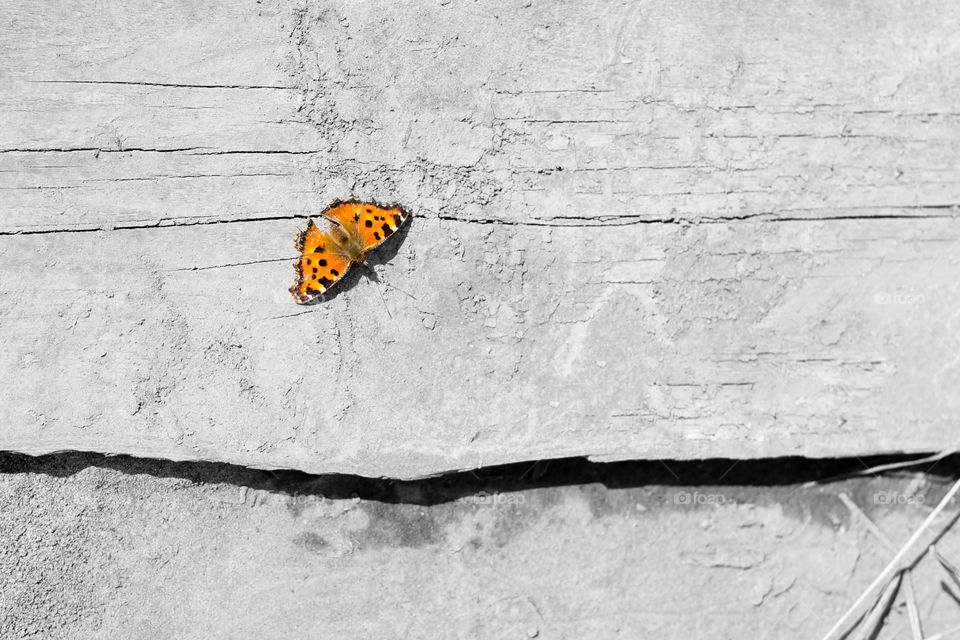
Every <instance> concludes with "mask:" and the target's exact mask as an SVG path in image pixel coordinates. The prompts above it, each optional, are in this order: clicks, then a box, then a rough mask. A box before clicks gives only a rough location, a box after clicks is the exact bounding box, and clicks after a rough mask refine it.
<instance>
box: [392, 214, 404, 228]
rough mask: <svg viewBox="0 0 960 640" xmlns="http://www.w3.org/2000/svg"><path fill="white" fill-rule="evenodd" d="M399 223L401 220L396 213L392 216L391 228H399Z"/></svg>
mask: <svg viewBox="0 0 960 640" xmlns="http://www.w3.org/2000/svg"><path fill="white" fill-rule="evenodd" d="M401 222H403V218H401V217H400V215H399V214H397V213H395V214H393V226H395V227H399V226H400V223H401Z"/></svg>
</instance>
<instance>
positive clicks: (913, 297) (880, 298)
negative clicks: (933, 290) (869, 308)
mask: <svg viewBox="0 0 960 640" xmlns="http://www.w3.org/2000/svg"><path fill="white" fill-rule="evenodd" d="M926 300H927V298H926V296H924V295H923V294H922V293H914V292H910V291H894V292H890V291H878V292H876V293H875V294H873V303H874V304H880V305H900V306H909V305H915V304H923V303H924V302H926Z"/></svg>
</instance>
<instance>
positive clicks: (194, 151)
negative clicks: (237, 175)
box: [0, 147, 326, 156]
mask: <svg viewBox="0 0 960 640" xmlns="http://www.w3.org/2000/svg"><path fill="white" fill-rule="evenodd" d="M0 153H189V154H190V155H194V156H227V155H291V156H308V155H316V154H319V153H326V151H324V150H323V149H305V150H302V151H291V150H289V149H216V148H215V147H171V148H169V149H162V148H151V147H117V148H109V147H15V148H12V149H0Z"/></svg>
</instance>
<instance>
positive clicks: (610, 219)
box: [0, 204, 960, 266]
mask: <svg viewBox="0 0 960 640" xmlns="http://www.w3.org/2000/svg"><path fill="white" fill-rule="evenodd" d="M897 208H898V209H902V210H907V211H913V210H915V211H949V212H951V213H942V214H941V213H929V214H921V213H916V214H892V213H891V214H876V215H866V214H856V213H850V214H842V215H826V216H797V215H793V216H790V215H787V216H779V215H777V214H776V213H774V212H762V213H748V214H743V215H723V216H716V217H712V218H703V217H691V218H684V217H682V216H674V217H668V218H651V217H646V216H598V217H596V218H590V217H587V216H565V217H556V218H536V219H532V220H502V219H498V218H463V217H459V216H452V215H443V214H440V215H437V216H432V217H431V218H428V219H436V220H445V221H448V222H461V223H465V224H481V225H504V226H518V227H553V228H564V227H573V228H589V227H627V226H635V225H641V224H678V225H690V226H692V225H698V224H725V223H729V222H744V221H749V220H758V221H762V222H771V223H782V222H825V221H842V220H914V219H922V220H938V219H941V220H953V219H960V204H943V205H926V206H923V205H917V206H907V207H897ZM849 209H850V208H848V210H849ZM854 209H857V208H854ZM860 209H863V210H866V211H870V210H874V209H876V207H862V208H860ZM787 211H789V212H795V211H822V209H790V210H787ZM309 215H310V214H301V213H292V214H278V215H272V216H257V217H250V218H235V219H222V218H217V219H213V220H198V219H190V218H183V219H180V218H162V219H160V220H157V221H155V222H149V223H145V222H139V221H138V222H135V223H131V224H123V223H119V224H111V225H109V226H104V225H97V226H91V227H79V228H73V229H67V228H54V229H17V230H14V231H3V230H0V236H20V235H24V236H26V235H46V234H55V233H91V232H98V231H129V230H137V229H156V228H163V227H192V226H201V225H214V224H237V223H246V222H271V221H275V220H301V219H306V218H308V217H309ZM285 259H288V258H285ZM290 259H292V258H290ZM228 266H230V265H228Z"/></svg>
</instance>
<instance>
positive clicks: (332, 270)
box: [330, 269, 340, 278]
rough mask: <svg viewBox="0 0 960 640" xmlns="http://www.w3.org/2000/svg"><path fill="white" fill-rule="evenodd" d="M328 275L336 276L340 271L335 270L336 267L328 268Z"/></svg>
mask: <svg viewBox="0 0 960 640" xmlns="http://www.w3.org/2000/svg"><path fill="white" fill-rule="evenodd" d="M330 275H332V276H333V277H334V278H336V277H337V276H338V275H340V272H339V271H337V270H336V269H330Z"/></svg>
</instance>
